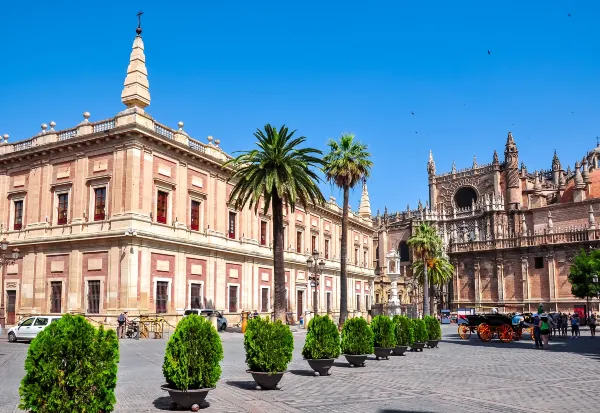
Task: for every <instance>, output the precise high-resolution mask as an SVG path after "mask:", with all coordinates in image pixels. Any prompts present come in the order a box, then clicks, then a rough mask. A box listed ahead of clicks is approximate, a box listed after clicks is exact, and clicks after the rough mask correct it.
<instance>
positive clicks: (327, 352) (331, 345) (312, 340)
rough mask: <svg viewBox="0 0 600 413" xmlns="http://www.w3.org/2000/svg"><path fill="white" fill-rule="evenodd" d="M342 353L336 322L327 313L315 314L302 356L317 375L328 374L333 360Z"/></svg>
mask: <svg viewBox="0 0 600 413" xmlns="http://www.w3.org/2000/svg"><path fill="white" fill-rule="evenodd" d="M339 355H340V333H339V332H338V328H337V326H336V325H335V323H334V322H333V321H332V320H331V319H330V318H329V317H328V316H326V315H324V316H319V315H317V316H315V317H314V318H313V319H312V320H310V322H309V323H308V331H307V333H306V340H305V342H304V348H303V349H302V356H303V357H304V358H305V359H306V361H308V365H309V366H310V367H311V368H312V369H313V370H314V371H315V375H321V376H328V375H330V374H331V373H329V369H330V368H331V366H333V362H334V361H335V359H336V358H338V357H339Z"/></svg>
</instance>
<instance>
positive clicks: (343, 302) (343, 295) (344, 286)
mask: <svg viewBox="0 0 600 413" xmlns="http://www.w3.org/2000/svg"><path fill="white" fill-rule="evenodd" d="M349 198H350V188H348V187H347V186H345V187H344V204H343V210H342V241H341V242H342V245H341V247H340V322H339V325H340V327H341V326H343V325H344V322H345V321H346V319H347V318H348V274H347V272H346V262H347V261H348V259H347V255H348V202H349Z"/></svg>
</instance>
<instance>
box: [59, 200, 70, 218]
mask: <svg viewBox="0 0 600 413" xmlns="http://www.w3.org/2000/svg"><path fill="white" fill-rule="evenodd" d="M68 216H69V194H59V195H58V225H65V224H66V223H67V218H68Z"/></svg>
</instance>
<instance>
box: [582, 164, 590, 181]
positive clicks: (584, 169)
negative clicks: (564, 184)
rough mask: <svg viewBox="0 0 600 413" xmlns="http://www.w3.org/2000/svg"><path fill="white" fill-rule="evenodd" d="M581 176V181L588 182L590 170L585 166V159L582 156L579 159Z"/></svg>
mask: <svg viewBox="0 0 600 413" xmlns="http://www.w3.org/2000/svg"><path fill="white" fill-rule="evenodd" d="M581 169H582V171H581V177H582V178H583V182H585V183H586V184H587V183H589V182H590V170H589V168H588V166H587V159H585V158H583V159H582V161H581Z"/></svg>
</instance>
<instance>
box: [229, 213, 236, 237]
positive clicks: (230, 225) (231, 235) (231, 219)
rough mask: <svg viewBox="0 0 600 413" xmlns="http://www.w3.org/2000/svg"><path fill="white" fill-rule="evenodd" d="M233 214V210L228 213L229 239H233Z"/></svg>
mask: <svg viewBox="0 0 600 413" xmlns="http://www.w3.org/2000/svg"><path fill="white" fill-rule="evenodd" d="M235 215H236V214H235V212H230V213H229V226H228V235H229V238H231V239H235Z"/></svg>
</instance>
